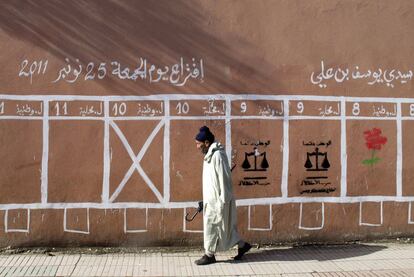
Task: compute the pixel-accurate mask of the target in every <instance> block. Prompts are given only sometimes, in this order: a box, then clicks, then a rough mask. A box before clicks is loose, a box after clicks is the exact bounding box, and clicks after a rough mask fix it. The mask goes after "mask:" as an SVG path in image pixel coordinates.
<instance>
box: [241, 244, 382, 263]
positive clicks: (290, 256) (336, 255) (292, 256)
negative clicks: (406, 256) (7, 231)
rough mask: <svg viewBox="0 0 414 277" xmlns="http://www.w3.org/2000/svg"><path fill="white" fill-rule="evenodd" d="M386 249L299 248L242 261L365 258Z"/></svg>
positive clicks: (250, 256) (249, 256)
mask: <svg viewBox="0 0 414 277" xmlns="http://www.w3.org/2000/svg"><path fill="white" fill-rule="evenodd" d="M386 248H387V247H386V246H382V245H365V244H350V245H332V246H329V245H325V246H301V247H292V248H287V249H286V248H283V249H272V250H260V251H258V252H257V251H254V252H252V253H249V254H246V256H245V257H244V258H243V261H246V262H253V261H308V260H313V261H315V260H316V261H329V260H337V259H345V258H352V257H359V256H365V255H369V254H371V253H374V252H377V251H381V250H384V249H386Z"/></svg>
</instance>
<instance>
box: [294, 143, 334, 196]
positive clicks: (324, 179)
mask: <svg viewBox="0 0 414 277" xmlns="http://www.w3.org/2000/svg"><path fill="white" fill-rule="evenodd" d="M331 144H332V141H331V140H329V141H327V142H324V141H319V142H314V141H308V142H306V143H305V142H304V141H302V145H303V146H306V147H312V150H311V151H308V150H306V162H305V164H304V167H305V168H306V172H307V173H312V172H317V173H318V175H316V176H315V175H307V176H306V177H305V178H304V179H303V180H302V182H301V183H300V186H301V187H305V188H304V189H302V190H301V191H300V194H308V193H309V194H312V193H321V192H325V193H331V192H334V191H336V188H334V187H330V186H331V185H332V183H331V182H330V181H329V180H328V176H327V174H326V171H328V170H329V168H330V167H331V164H330V162H329V160H328V152H327V151H325V152H322V151H320V148H321V147H325V148H328V147H329V146H330V145H331ZM320 158H322V161H321V160H320ZM312 160H313V162H312ZM309 186H316V187H312V188H309Z"/></svg>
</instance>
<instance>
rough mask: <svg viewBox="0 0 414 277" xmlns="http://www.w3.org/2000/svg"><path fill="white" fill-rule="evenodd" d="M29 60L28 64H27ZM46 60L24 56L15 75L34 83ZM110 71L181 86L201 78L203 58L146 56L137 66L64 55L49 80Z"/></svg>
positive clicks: (70, 79) (104, 74)
mask: <svg viewBox="0 0 414 277" xmlns="http://www.w3.org/2000/svg"><path fill="white" fill-rule="evenodd" d="M29 64H30V66H29ZM48 64H49V61H48V60H41V61H39V62H38V61H33V62H31V63H30V61H29V60H27V59H25V60H23V61H22V62H21V63H20V66H19V73H18V76H19V77H21V78H29V80H30V84H32V83H33V77H34V76H40V75H45V74H46V73H47V69H48ZM109 75H111V76H114V77H115V78H118V79H120V80H132V81H137V80H145V81H148V82H149V83H150V84H152V83H158V82H165V83H168V84H171V85H173V86H177V87H181V86H184V85H185V84H186V83H187V81H188V80H189V79H195V80H199V81H200V82H204V62H203V59H196V58H191V61H190V62H187V61H185V60H184V58H183V57H181V58H180V59H179V61H178V62H177V63H175V64H173V65H163V66H159V67H158V66H156V65H155V64H151V63H150V62H148V61H147V59H146V58H139V59H138V63H137V65H136V66H134V67H132V68H130V67H128V66H125V65H122V64H121V63H120V62H118V61H111V62H100V63H97V64H95V63H93V62H88V63H87V65H86V66H84V63H82V62H81V61H80V60H79V59H75V60H74V61H71V60H70V59H69V58H65V65H64V66H62V68H61V69H60V70H59V72H58V74H57V77H56V78H55V79H54V80H53V81H51V83H58V82H67V83H71V84H73V83H75V82H79V81H81V80H83V81H89V80H103V79H105V78H107V77H108V76H109Z"/></svg>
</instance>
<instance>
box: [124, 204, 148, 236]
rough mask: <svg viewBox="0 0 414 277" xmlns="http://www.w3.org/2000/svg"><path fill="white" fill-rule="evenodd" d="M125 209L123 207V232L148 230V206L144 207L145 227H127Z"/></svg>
mask: <svg viewBox="0 0 414 277" xmlns="http://www.w3.org/2000/svg"><path fill="white" fill-rule="evenodd" d="M127 210H128V209H124V232H125V233H144V232H147V231H148V208H146V209H145V229H128V221H127Z"/></svg>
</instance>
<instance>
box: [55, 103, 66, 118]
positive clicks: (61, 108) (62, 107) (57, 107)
mask: <svg viewBox="0 0 414 277" xmlns="http://www.w3.org/2000/svg"><path fill="white" fill-rule="evenodd" d="M59 104H61V103H59V102H57V103H56V104H55V110H56V116H59V115H61V114H60V113H61V112H63V115H67V114H68V103H66V102H65V103H63V104H61V105H59Z"/></svg>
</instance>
